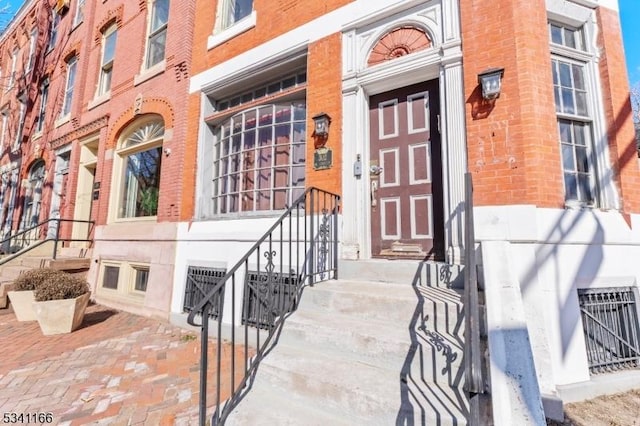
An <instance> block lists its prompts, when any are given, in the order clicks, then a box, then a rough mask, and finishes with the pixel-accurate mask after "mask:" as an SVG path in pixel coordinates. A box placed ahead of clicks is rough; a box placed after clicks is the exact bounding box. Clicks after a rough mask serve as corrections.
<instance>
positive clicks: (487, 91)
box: [478, 68, 504, 100]
mask: <svg viewBox="0 0 640 426" xmlns="http://www.w3.org/2000/svg"><path fill="white" fill-rule="evenodd" d="M503 75H504V68H489V69H486V70H484V71H482V72H481V73H480V74H478V84H480V87H481V88H482V97H483V98H484V99H486V100H494V99H496V98H497V97H499V96H500V90H501V88H502V76H503Z"/></svg>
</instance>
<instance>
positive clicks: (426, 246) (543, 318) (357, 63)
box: [172, 0, 640, 395]
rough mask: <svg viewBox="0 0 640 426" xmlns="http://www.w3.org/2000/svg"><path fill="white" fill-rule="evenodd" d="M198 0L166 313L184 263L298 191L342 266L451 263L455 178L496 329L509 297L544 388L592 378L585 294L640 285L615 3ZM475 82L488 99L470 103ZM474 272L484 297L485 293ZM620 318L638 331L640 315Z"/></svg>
mask: <svg viewBox="0 0 640 426" xmlns="http://www.w3.org/2000/svg"><path fill="white" fill-rule="evenodd" d="M196 8H197V10H198V11H199V12H200V11H201V12H202V13H198V15H197V18H196V21H195V32H194V41H193V51H194V55H193V58H194V59H193V62H192V67H191V70H192V77H191V79H190V88H189V92H190V97H189V114H188V116H189V134H188V135H187V138H186V150H187V152H188V155H187V163H186V164H187V165H186V167H185V169H184V174H183V184H184V185H185V187H192V186H193V187H195V188H196V194H197V195H196V197H195V198H194V205H193V208H194V214H193V220H194V223H192V224H190V226H189V227H184V228H181V229H179V231H178V248H177V257H176V275H175V285H174V296H173V304H172V311H173V314H174V315H176V318H177V317H179V312H180V311H181V309H182V300H183V298H184V296H183V294H184V289H183V285H182V282H183V281H184V277H185V276H186V270H187V267H188V266H190V265H194V264H198V263H199V262H201V263H204V262H208V263H209V264H211V265H216V266H218V267H221V268H224V267H230V266H232V265H233V264H234V260H233V259H234V258H237V255H241V253H242V250H238V252H237V253H236V252H234V251H232V250H230V249H229V247H231V246H232V244H231V243H230V241H235V242H236V243H237V244H238V246H242V242H243V241H251V240H252V239H254V240H255V238H257V236H259V235H260V232H259V231H260V230H261V229H266V227H267V224H268V223H269V221H268V220H266V219H265V217H269V216H270V215H271V217H272V218H275V217H276V213H275V212H274V211H278V210H282V209H283V208H284V206H285V205H287V202H290V201H291V199H292V198H293V197H294V196H295V194H296V193H298V191H299V187H310V186H317V187H320V188H322V189H326V190H329V191H334V192H338V193H340V194H341V196H342V200H341V213H342V215H341V220H342V223H341V227H340V245H341V253H340V257H341V259H343V261H345V262H348V261H355V262H357V261H362V260H369V259H376V258H381V259H398V258H421V259H427V260H428V261H429V262H432V261H445V262H448V263H453V264H456V263H461V262H463V261H464V259H463V243H464V232H465V231H464V225H463V222H464V221H463V219H464V218H463V209H464V204H465V193H464V174H465V172H467V171H469V172H471V173H472V176H473V181H474V193H473V202H474V205H475V208H474V212H475V224H476V228H475V231H476V235H475V237H476V241H477V242H478V243H479V246H480V248H481V249H480V251H479V253H481V254H482V261H483V262H487V264H488V265H489V264H491V265H493V264H494V263H493V261H494V260H495V259H499V260H500V261H501V262H503V263H504V262H506V263H507V264H508V265H509V268H510V269H509V274H507V275H508V277H507V278H505V279H508V282H509V288H514V289H516V290H514V291H513V293H510V294H511V296H510V297H515V298H516V299H517V300H511V299H510V300H509V301H508V302H505V301H503V302H502V303H501V302H498V301H497V299H495V297H496V296H495V294H490V295H489V294H488V297H491V298H492V299H491V300H490V301H489V300H488V301H487V304H488V305H489V304H491V303H493V304H494V306H496V307H494V309H495V311H494V312H496V313H497V315H498V317H499V318H501V321H502V320H504V321H506V319H505V318H504V317H503V316H501V315H503V314H504V313H505V312H506V311H502V310H501V306H502V304H503V303H506V304H507V305H509V303H511V302H513V303H514V304H515V305H514V306H522V309H520V310H518V312H519V314H518V315H520V316H519V317H518V321H521V323H523V324H525V325H526V326H525V332H526V333H528V334H527V335H528V336H529V337H530V340H531V347H530V348H529V347H528V346H527V349H526V351H527V354H529V355H527V356H531V357H532V359H533V360H534V361H535V367H536V369H537V372H538V373H537V380H538V381H539V387H540V389H541V390H542V392H543V393H546V394H552V395H556V394H558V392H559V389H560V388H561V387H562V386H565V385H568V384H570V383H576V382H581V381H587V380H589V377H590V376H589V374H590V371H591V372H593V369H594V368H595V365H596V364H597V362H596V361H594V360H593V359H592V358H590V357H591V356H592V352H593V351H596V348H595V347H594V345H595V346H597V345H598V344H599V343H598V342H597V341H596V340H594V339H593V338H592V337H589V335H588V334H587V335H586V337H585V334H584V333H583V327H586V325H585V324H586V322H583V321H582V319H581V312H584V311H585V309H587V308H586V307H585V306H586V305H585V300H586V299H585V297H586V296H585V295H589V294H592V295H593V294H598V296H594V297H601V295H602V294H603V293H605V292H610V291H614V290H612V289H615V292H618V293H616V295H617V296H615V297H630V295H633V297H635V299H634V300H637V298H638V284H637V283H638V280H639V279H640V269H638V268H637V267H636V266H635V265H636V264H637V261H636V260H635V259H636V258H637V256H638V255H640V230H639V228H638V226H639V225H638V223H639V222H638V219H639V218H640V216H638V213H640V208H639V207H640V206H639V205H638V203H639V202H640V194H639V193H638V188H639V187H640V186H639V185H638V183H639V182H638V179H639V178H640V172H639V170H638V161H637V152H636V147H635V143H634V134H633V124H632V120H631V107H630V103H629V90H628V82H627V79H626V71H625V63H624V54H623V49H622V41H621V33H620V24H619V19H618V10H617V2H616V1H615V0H604V1H595V0H549V1H546V2H545V1H542V0H538V1H533V2H512V1H499V2H497V3H496V2H492V3H487V2H482V1H475V0H468V1H467V0H463V1H460V2H449V1H443V2H439V1H382V0H380V1H374V0H368V1H338V0H336V1H328V2H304V1H281V2H268V1H263V0H255V1H249V0H246V1H245V0H219V1H217V2H209V1H204V0H202V1H196ZM283 17H286V19H283ZM487 71H489V72H491V71H494V72H495V74H494V77H496V78H497V79H498V80H497V81H495V80H494V82H493V83H492V85H489V86H487V89H489V90H491V89H494V88H496V86H499V85H497V83H498V82H499V83H501V86H499V92H498V93H485V94H483V88H482V84H481V83H480V77H484V76H485V75H486V72H487ZM320 112H324V113H327V114H328V115H329V116H330V117H331V126H330V130H329V136H328V139H327V145H326V146H327V147H328V148H330V149H331V150H332V156H333V164H332V166H331V167H329V168H319V167H314V162H313V158H314V154H316V148H317V147H315V146H314V144H313V143H312V141H313V139H312V138H311V135H312V132H313V120H312V117H313V116H315V115H316V114H318V113H320ZM296 117H298V118H296ZM278 120H281V121H278ZM256 123H258V124H256ZM280 123H281V124H282V127H279V126H280ZM280 131H281V132H282V133H281V134H280V133H279V132H280ZM261 132H263V133H264V134H265V136H264V137H262V136H261ZM267 134H268V135H271V136H266V135H267ZM279 145H288V147H287V148H286V149H284V150H283V151H281V152H286V155H283V156H282V157H280V158H279V157H278V155H277V154H274V155H273V156H271V157H269V156H267V157H265V158H263V160H264V164H262V165H261V163H260V162H259V161H257V160H256V156H258V155H262V154H261V151H258V147H272V146H274V147H276V148H274V149H275V150H276V151H273V152H274V153H275V152H277V149H278V148H277V147H278V146H279ZM259 149H262V148H259ZM236 153H238V154H236ZM303 153H304V154H303ZM236 155H238V156H239V157H238V158H237V159H236V157H235V156H236ZM240 156H241V157H240ZM240 158H242V159H240ZM268 168H269V170H271V173H269V172H267V171H266V170H267V169H268ZM278 170H280V172H281V175H280V180H278V177H277V173H276V171H278ZM247 173H249V174H250V175H251V176H253V178H252V179H246V178H245V177H243V176H246V174H247ZM256 180H259V181H261V182H262V183H263V185H264V186H260V187H258V186H256V185H255V181H256ZM279 192H281V193H282V194H284V195H282V196H281V198H279V195H278V194H279ZM270 212H271V213H270ZM188 217H189V214H187V215H186V217H185V218H188ZM497 243H499V244H498V245H496V244H497ZM485 273H486V276H485V277H484V278H485V283H486V285H487V286H489V285H490V281H491V283H497V282H499V280H500V275H499V274H497V273H496V270H495V269H492V268H488V269H487V270H486V271H485ZM503 278H504V277H503ZM492 288H500V286H499V285H497V284H496V285H494V286H492ZM549 301H553V303H549ZM634 303H635V302H634ZM633 306H634V308H633V309H637V306H638V305H637V304H634V305H633ZM489 309H491V308H490V307H489ZM238 311H239V310H236V312H238ZM634 312H635V311H632V310H630V311H628V312H626V311H625V313H624V315H632V314H634ZM620 315H623V313H622V311H620ZM634 315H635V314H634ZM585 321H586V320H585ZM505 324H506V322H505V323H500V324H498V328H500V327H502V326H505V327H506V325H505ZM629 326H630V327H631V328H633V329H634V330H635V331H634V332H633V333H636V334H635V335H634V336H635V337H633V338H638V325H637V320H636V321H635V324H634V323H633V322H631V323H629ZM634 327H635V328H634ZM635 350H637V349H635ZM614 364H615V361H614Z"/></svg>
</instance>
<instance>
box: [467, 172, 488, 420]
mask: <svg viewBox="0 0 640 426" xmlns="http://www.w3.org/2000/svg"><path fill="white" fill-rule="evenodd" d="M464 215H465V236H464V250H465V251H464V253H465V254H464V296H463V297H464V320H465V324H464V326H465V328H464V334H465V339H464V359H465V391H466V392H467V395H468V397H469V424H470V425H478V424H479V422H480V395H481V394H482V393H484V384H483V380H482V354H481V351H482V349H481V348H480V321H481V319H480V309H479V304H478V276H477V263H476V247H475V245H476V240H475V231H474V227H473V182H472V179H471V173H466V174H465V210H464Z"/></svg>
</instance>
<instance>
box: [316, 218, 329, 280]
mask: <svg viewBox="0 0 640 426" xmlns="http://www.w3.org/2000/svg"><path fill="white" fill-rule="evenodd" d="M330 217H331V216H329V211H328V210H327V209H322V223H321V224H320V228H319V229H318V237H319V239H320V241H319V242H320V247H319V248H318V271H319V272H320V279H321V280H323V279H324V277H325V268H326V266H327V256H328V255H329V238H330V235H331V226H330V224H329V219H330Z"/></svg>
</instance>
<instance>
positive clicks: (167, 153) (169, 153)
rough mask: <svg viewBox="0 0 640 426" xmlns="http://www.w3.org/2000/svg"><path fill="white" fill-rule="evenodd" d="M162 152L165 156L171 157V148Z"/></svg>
mask: <svg viewBox="0 0 640 426" xmlns="http://www.w3.org/2000/svg"><path fill="white" fill-rule="evenodd" d="M162 151H163V152H164V155H166V156H167V157H168V156H170V155H171V148H165V149H163V150H162Z"/></svg>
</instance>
